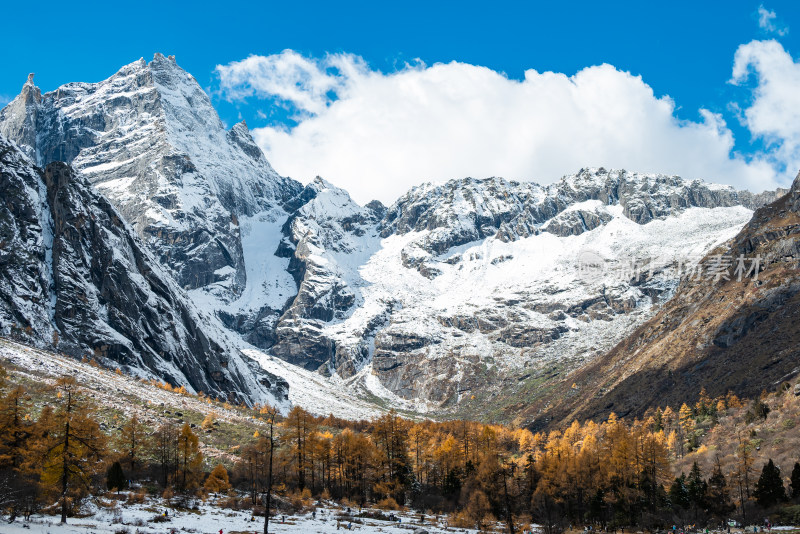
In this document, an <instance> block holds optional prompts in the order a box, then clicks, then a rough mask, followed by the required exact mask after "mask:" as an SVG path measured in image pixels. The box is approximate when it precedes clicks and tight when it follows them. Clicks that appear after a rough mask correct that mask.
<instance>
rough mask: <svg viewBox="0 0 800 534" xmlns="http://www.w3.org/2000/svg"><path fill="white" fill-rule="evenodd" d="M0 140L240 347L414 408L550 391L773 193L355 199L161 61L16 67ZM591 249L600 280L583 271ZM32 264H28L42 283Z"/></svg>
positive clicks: (506, 188)
mask: <svg viewBox="0 0 800 534" xmlns="http://www.w3.org/2000/svg"><path fill="white" fill-rule="evenodd" d="M0 133H3V134H4V135H6V136H8V137H9V138H11V139H12V140H13V141H14V142H16V143H17V144H18V145H19V146H20V147H22V148H23V150H25V151H26V153H27V154H28V156H29V157H31V158H34V159H35V161H36V162H37V163H38V164H39V165H40V166H41V165H46V164H47V163H49V162H51V161H55V160H63V161H66V162H67V163H70V164H71V165H73V166H74V167H75V169H76V171H77V172H78V173H79V175H80V176H81V177H82V178H84V179H86V180H88V181H90V182H91V183H92V184H94V186H95V187H96V189H97V191H98V192H99V193H101V194H102V195H105V196H106V197H107V198H108V199H109V201H110V202H111V203H112V204H113V205H114V207H115V208H116V209H117V210H118V211H119V213H120V214H121V216H122V217H123V218H124V219H125V221H126V222H127V223H128V224H130V225H131V227H132V228H134V229H135V231H136V232H137V233H138V234H139V235H140V236H141V238H142V239H143V241H144V242H146V243H147V245H148V246H149V248H150V249H151V251H152V252H153V254H154V255H155V257H156V258H157V259H158V261H159V262H160V263H161V265H162V266H163V269H164V271H165V272H168V273H170V275H171V276H172V277H174V279H175V281H176V284H177V285H178V286H180V287H181V288H184V289H185V290H187V291H188V295H189V298H190V299H191V300H192V301H193V306H194V307H195V308H196V309H198V310H200V311H199V312H198V313H200V314H206V315H208V316H209V317H210V318H211V319H213V321H212V322H214V323H215V324H217V325H224V329H225V330H226V332H225V336H235V338H236V342H235V343H234V345H237V344H238V346H239V347H240V348H241V347H245V348H244V350H245V351H248V350H249V349H248V348H247V347H248V346H249V347H251V348H252V349H253V350H255V348H256V347H257V348H258V349H260V350H262V351H266V352H268V353H269V354H270V355H271V356H273V357H276V358H279V359H282V360H285V361H286V362H289V363H290V364H294V365H297V366H300V367H302V368H303V369H304V370H303V372H304V373H305V372H307V371H312V372H315V373H317V375H318V376H319V377H320V379H321V380H325V381H327V382H328V383H329V384H331V385H333V386H335V387H337V388H342V389H345V390H348V391H349V392H351V393H353V394H354V395H359V396H361V397H362V398H364V399H371V400H373V401H375V402H376V403H378V404H380V405H384V406H386V405H390V406H396V407H401V408H404V409H407V410H416V411H422V412H431V411H433V412H441V411H461V412H465V411H466V412H468V411H469V410H471V409H473V408H474V409H475V410H479V409H481V408H483V412H484V413H485V406H486V401H487V400H491V401H493V402H494V405H496V406H498V407H501V406H507V405H513V404H514V403H518V402H524V401H525V399H526V398H528V397H530V395H531V394H532V391H533V390H536V391H537V392H539V393H540V392H541V391H544V390H546V389H547V387H548V383H549V382H548V380H549V377H552V376H554V375H555V374H558V373H563V372H565V371H567V370H570V369H575V368H580V367H581V366H582V365H584V364H585V363H586V362H588V361H590V360H592V359H593V358H595V357H596V356H597V355H599V354H602V353H604V352H605V351H607V350H608V349H610V348H611V347H613V346H614V345H615V344H616V343H617V342H619V341H620V340H621V339H622V338H623V337H624V336H625V335H626V334H628V333H630V332H631V331H632V330H633V329H635V328H636V327H637V326H639V325H641V324H642V323H643V322H645V321H646V320H648V319H649V318H650V317H652V316H653V314H654V313H655V312H656V311H657V310H658V308H659V306H660V305H661V304H662V303H663V302H664V301H665V300H666V299H668V298H669V297H670V295H671V294H672V292H673V291H674V289H675V287H676V286H677V283H678V276H677V274H675V273H674V272H673V269H670V268H669V267H671V266H673V265H674V263H675V261H676V258H678V256H680V255H685V254H693V255H695V256H701V255H702V254H704V253H705V252H706V251H707V250H709V249H710V248H711V247H713V246H715V245H717V244H719V243H722V242H724V241H725V240H727V239H730V238H731V237H733V236H734V235H736V233H737V232H738V231H739V230H740V229H741V228H742V226H743V225H744V224H745V223H746V222H747V221H748V220H749V219H750V217H751V215H752V210H753V209H755V208H757V207H758V206H760V205H762V204H764V203H766V202H768V201H771V200H773V199H774V198H775V196H776V193H765V194H762V195H753V194H751V193H748V192H740V191H735V190H734V189H733V188H731V187H727V186H716V185H710V184H705V183H703V182H700V181H687V180H683V179H681V178H679V177H675V176H663V175H652V174H640V173H632V172H626V171H623V170H618V171H609V170H606V169H602V168H600V169H583V170H581V171H580V172H579V173H577V174H575V175H570V176H565V177H564V178H562V179H561V180H560V181H559V182H556V183H555V184H552V185H549V186H546V187H543V186H539V185H536V184H533V183H517V182H510V181H506V180H503V179H501V178H489V179H483V180H476V179H472V178H467V179H462V180H453V181H450V182H447V183H445V184H426V185H422V186H419V187H415V188H413V189H412V190H410V191H409V192H408V193H406V194H405V195H403V196H402V197H401V198H400V199H398V200H397V202H395V203H394V204H393V205H392V206H390V207H388V208H386V207H384V206H383V205H381V204H380V203H378V202H372V203H370V204H368V205H366V206H360V205H358V204H356V203H355V202H354V201H353V200H352V199H351V198H350V196H349V195H348V193H347V192H346V191H344V190H342V189H339V188H337V187H335V186H334V185H332V184H330V183H327V182H325V181H324V180H322V179H320V178H318V179H316V180H314V181H313V182H311V183H310V184H308V185H306V186H303V185H301V184H300V183H298V182H296V181H294V180H291V179H289V178H284V177H281V176H279V175H278V174H277V173H276V172H275V171H274V170H273V169H272V167H271V166H270V165H269V163H268V162H267V161H266V159H265V157H264V155H263V154H262V152H261V151H260V149H258V147H257V146H256V145H255V143H254V142H253V139H252V137H251V136H250V134H249V132H248V130H247V127H246V125H245V124H244V123H240V124H237V125H236V126H234V127H233V128H232V129H230V130H227V131H226V130H225V128H224V126H223V125H222V123H221V121H220V120H219V117H218V116H217V114H216V111H215V110H214V108H213V106H212V105H211V102H210V100H209V99H208V97H207V96H206V94H205V93H204V92H203V90H202V89H201V88H200V86H199V85H198V84H197V82H196V81H195V80H194V78H192V77H191V75H189V74H188V73H186V72H185V71H183V70H182V69H181V68H180V67H178V65H177V64H176V63H175V60H174V58H172V57H169V58H165V57H164V56H162V55H160V54H157V55H156V56H155V57H154V59H153V60H152V61H151V62H150V63H146V62H145V61H143V60H140V61H138V62H135V63H132V64H130V65H127V66H125V67H123V68H122V69H121V70H120V71H119V72H118V73H116V74H115V75H114V76H112V77H111V78H109V79H108V80H105V81H102V82H99V83H93V84H85V83H73V84H67V85H65V86H62V87H61V88H59V89H57V90H55V91H52V92H48V93H45V94H41V92H40V91H39V90H38V88H36V87H35V85H34V84H33V80H32V78H29V79H28V82H27V83H26V84H25V85H24V87H23V90H22V93H21V94H20V95H19V96H18V97H17V98H16V99H15V100H14V101H13V102H11V103H10V104H9V105H8V106H7V107H6V108H4V109H3V110H2V111H0ZM25 216H30V214H27V215H24V214H17V215H15V217H17V218H18V219H19V218H20V217H23V218H24V217H25ZM112 248H113V246H112ZM35 252H36V254H39V256H41V255H42V254H45V255H46V254H47V252H46V250H45V251H35ZM26 253H28V252H26ZM587 255H588V257H590V258H593V261H594V263H595V264H596V265H594V266H595V267H597V266H599V267H600V268H601V272H600V273H599V274H597V273H595V276H590V277H587V276H586V272H585V271H584V269H583V268H584V267H586V265H585V262H584V261H583V260H584V259H585V258H586V257H587ZM39 256H36V258H39ZM42 257H44V256H42ZM654 259H658V260H659V261H652V260H654ZM31 262H33V258H32V259H31ZM34 263H35V262H34ZM39 263H41V264H42V266H40V268H39V270H38V271H36V269H35V268H34V271H32V272H31V273H29V276H30V277H33V278H37V277H38V278H40V279H43V280H46V278H47V276H48V274H47V272H46V269H47V261H46V260H43V259H41V258H39ZM32 268H33V267H32ZM639 269H642V271H643V272H641V273H638V272H637V270H639ZM39 298H44V297H39ZM33 315H36V314H33ZM31 320H33V319H31ZM255 358H256V359H259V358H260V357H258V356H255ZM260 361H261V362H262V364H264V365H267V364H268V361H272V360H267V359H260ZM269 365H272V364H269ZM278 367H280V366H273V367H271V369H273V370H276V369H277V368H278ZM284 369H285V368H284ZM287 373H288V374H292V372H287ZM293 376H294V375H293ZM297 376H300V375H299V374H297ZM302 376H304V377H305V376H306V375H302ZM306 378H307V377H306ZM306 378H304V379H303V381H302V382H303V383H311V382H313V380H310V379H309V380H306ZM301 387H304V386H301ZM303 398H308V397H307V396H306V397H303Z"/></svg>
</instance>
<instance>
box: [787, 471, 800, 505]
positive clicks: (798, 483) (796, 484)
mask: <svg viewBox="0 0 800 534" xmlns="http://www.w3.org/2000/svg"><path fill="white" fill-rule="evenodd" d="M791 480H792V482H791V484H790V485H789V487H790V488H791V490H792V499H794V500H796V501H797V500H800V462H795V463H794V468H793V469H792V478H791Z"/></svg>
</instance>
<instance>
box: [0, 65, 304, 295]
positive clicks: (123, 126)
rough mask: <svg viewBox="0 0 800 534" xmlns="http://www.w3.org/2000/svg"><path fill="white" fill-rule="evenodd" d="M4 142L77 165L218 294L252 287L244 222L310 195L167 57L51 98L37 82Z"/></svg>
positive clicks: (157, 247)
mask: <svg viewBox="0 0 800 534" xmlns="http://www.w3.org/2000/svg"><path fill="white" fill-rule="evenodd" d="M0 132H2V133H3V134H4V135H6V136H7V137H9V138H10V139H12V140H13V141H15V142H16V143H17V144H18V145H20V146H22V147H25V148H24V150H26V151H27V153H28V155H29V156H31V157H33V158H34V161H36V163H37V164H39V165H40V166H44V165H46V164H48V163H50V162H52V161H63V162H66V163H69V164H72V165H73V166H74V167H75V169H76V170H77V171H78V172H79V173H81V174H83V175H84V176H86V177H87V178H88V179H89V181H90V182H91V183H92V184H94V185H95V186H96V187H97V188H98V190H99V191H100V192H102V193H103V194H104V195H105V196H107V197H108V198H109V200H111V202H112V203H113V204H114V206H115V207H116V208H117V209H118V210H119V211H120V212H121V213H122V215H123V216H124V217H125V219H126V220H127V221H128V222H129V223H130V224H131V225H132V226H133V227H134V228H135V229H136V231H137V232H138V233H139V235H140V236H141V237H142V238H143V239H144V240H145V241H146V242H147V243H148V244H149V245H150V247H151V248H152V249H153V251H154V252H156V254H157V256H158V258H159V259H160V260H161V263H162V264H163V265H165V266H167V267H169V268H170V269H171V270H172V271H173V272H174V273H175V276H176V279H177V280H178V281H179V283H180V284H181V285H182V286H183V287H185V288H188V289H193V288H198V287H204V286H209V285H211V284H215V286H214V287H215V290H217V291H220V292H222V293H224V296H225V297H226V298H234V297H236V296H238V295H239V294H240V293H241V291H242V289H243V287H244V285H245V283H246V280H245V278H246V272H245V266H244V262H243V258H242V249H241V240H240V236H239V227H238V219H239V218H240V217H242V216H248V215H252V214H254V213H256V212H259V211H263V210H266V209H270V208H273V207H275V206H279V205H280V204H281V203H283V202H285V201H286V200H288V199H289V198H291V197H293V196H295V195H296V193H297V191H298V190H299V185H298V184H296V182H293V181H291V180H288V179H284V178H281V177H280V176H278V175H277V173H275V171H274V170H273V169H272V167H271V166H270V165H269V163H268V162H267V161H266V159H265V158H264V155H263V153H262V152H261V150H259V149H258V147H257V146H256V145H255V143H254V142H253V140H252V138H251V136H250V134H249V132H248V131H247V126H246V125H245V124H244V123H241V124H238V125H236V126H235V127H234V128H232V129H231V130H230V131H226V130H225V128H224V127H223V125H222V122H221V121H220V120H219V117H218V116H217V114H216V111H215V110H214V108H213V106H212V105H211V102H210V101H209V99H208V96H207V95H206V94H205V92H203V90H202V89H201V88H200V86H199V85H198V84H197V82H196V81H195V79H194V78H193V77H192V76H191V75H190V74H188V73H186V72H185V71H184V70H182V69H181V68H180V67H178V65H177V64H176V63H175V60H174V58H172V57H170V58H166V57H164V56H162V55H161V54H156V56H155V57H154V58H153V61H151V62H150V63H145V61H144V60H139V61H137V62H134V63H131V64H130V65H127V66H125V67H123V68H122V69H120V71H119V72H117V73H116V74H115V75H114V76H112V77H111V78H109V79H107V80H104V81H102V82H99V83H71V84H67V85H64V86H62V87H60V88H58V89H57V90H56V91H52V92H49V93H45V94H44V95H41V94H40V91H39V90H38V88H36V87H35V86H34V85H33V80H32V78H29V79H28V82H27V83H26V84H25V86H24V87H23V90H22V93H21V94H20V95H19V96H18V97H17V98H16V99H15V100H14V101H13V102H11V103H10V104H9V105H8V106H7V107H6V108H4V109H3V110H2V111H0Z"/></svg>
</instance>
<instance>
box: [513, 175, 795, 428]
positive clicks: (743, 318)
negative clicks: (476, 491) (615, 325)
mask: <svg viewBox="0 0 800 534" xmlns="http://www.w3.org/2000/svg"><path fill="white" fill-rule="evenodd" d="M798 236H800V175H798V178H796V179H795V181H794V184H793V185H792V188H791V190H790V191H789V192H788V194H786V195H784V196H782V197H781V198H779V199H778V200H776V201H774V202H772V203H770V204H768V205H766V206H763V207H761V208H759V209H757V210H756V211H755V213H754V214H753V217H752V219H751V220H750V221H749V222H748V223H747V224H746V225H745V226H744V227H743V228H742V230H741V231H740V232H739V233H738V234H737V235H736V236H735V237H734V238H733V239H732V240H730V241H728V242H726V243H724V244H722V245H721V246H719V247H716V248H714V249H713V250H711V251H710V252H709V254H708V255H706V256H705V257H704V258H703V260H702V262H701V265H702V267H703V269H701V270H700V271H698V272H696V273H694V274H693V275H692V276H687V277H684V278H683V280H682V281H681V283H680V286H679V287H678V288H677V290H676V293H675V296H674V297H673V298H672V299H671V300H670V301H669V302H667V303H666V304H665V305H664V306H663V307H662V308H661V310H659V312H658V314H656V315H655V317H653V318H652V319H651V320H649V321H647V322H646V323H644V324H643V325H641V326H640V327H639V328H637V329H636V330H635V331H634V332H633V333H632V334H631V335H630V336H628V337H626V338H625V339H623V341H622V342H621V343H620V344H619V345H618V346H616V347H615V348H614V349H613V350H611V351H610V352H609V353H608V354H605V355H603V357H602V358H599V359H597V360H596V361H594V362H592V363H591V364H590V365H588V366H587V367H586V368H584V369H581V370H579V371H576V372H575V373H573V374H572V375H571V376H568V377H566V380H569V381H571V382H574V383H575V384H577V386H578V390H577V391H575V395H573V396H572V397H570V398H562V399H559V401H558V402H554V403H550V405H549V406H548V407H547V408H544V407H543V403H537V406H535V407H533V408H532V410H531V411H530V412H529V416H530V417H531V418H533V419H538V420H539V421H542V422H546V421H547V420H549V419H554V420H560V419H561V418H563V417H570V418H571V417H577V418H584V417H596V416H603V415H607V414H608V412H610V411H615V412H617V413H618V414H622V415H627V414H635V415H639V414H641V413H643V412H644V411H645V410H646V409H647V408H648V407H650V406H656V405H662V406H663V405H665V404H670V405H673V406H674V405H676V403H678V404H680V403H681V402H684V401H686V400H687V399H689V400H691V399H693V398H696V397H697V395H698V394H699V392H700V390H701V388H703V387H705V388H706V390H707V391H708V393H709V394H710V395H712V396H714V395H720V394H725V393H726V392H727V391H728V390H732V391H734V392H736V393H737V394H739V395H747V396H756V395H758V394H759V393H760V392H761V390H763V389H764V388H769V387H777V386H778V385H779V384H780V383H781V382H782V381H785V380H790V379H792V378H794V377H795V376H796V375H797V374H798V372H800V367H798V356H800V351H799V350H798V348H797V347H798V345H797V341H798V339H800V327H798V324H800V323H798V320H800V240H799V239H798ZM740 264H741V265H740ZM712 269H713V270H712ZM738 269H741V270H740V271H737V270H738ZM612 370H614V371H612ZM600 377H602V378H600Z"/></svg>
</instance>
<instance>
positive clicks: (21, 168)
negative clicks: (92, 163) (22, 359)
mask: <svg viewBox="0 0 800 534" xmlns="http://www.w3.org/2000/svg"><path fill="white" fill-rule="evenodd" d="M0 186H1V187H2V192H3V198H4V202H3V203H2V204H0V242H2V247H1V252H0V332H1V333H2V334H3V335H14V336H15V337H17V338H21V339H24V340H26V341H28V342H31V343H33V344H36V345H39V346H47V347H51V348H56V349H57V350H59V351H62V352H65V353H68V354H72V355H74V356H76V357H89V358H93V359H96V360H98V361H101V362H103V363H105V364H107V365H109V366H112V367H113V366H117V367H120V368H121V369H124V370H126V371H128V372H130V373H133V374H137V375H140V376H144V377H157V378H159V379H163V380H167V381H168V382H170V383H171V384H174V385H184V386H185V387H186V388H187V389H189V390H190V391H204V392H206V393H208V394H211V395H214V396H218V397H221V398H227V399H231V400H249V401H252V402H256V401H257V402H271V403H278V404H281V403H283V401H284V399H285V396H286V384H285V382H283V381H282V380H281V379H279V378H277V377H275V376H273V375H270V374H269V373H266V372H264V371H263V370H262V369H260V368H258V366H256V365H254V362H252V360H251V359H250V358H247V357H244V356H243V355H242V354H241V353H240V352H239V351H238V349H237V348H236V345H235V343H232V342H231V341H230V339H229V337H228V335H227V333H226V332H225V331H224V330H223V329H222V328H221V327H220V326H218V324H217V322H216V320H215V319H214V318H212V317H208V316H206V315H205V314H203V313H201V312H199V311H198V310H197V309H196V307H195V306H194V304H193V303H192V302H191V301H190V300H189V298H188V296H187V295H186V294H185V293H184V292H183V291H182V290H181V289H180V288H179V287H178V286H177V284H176V283H175V282H174V280H173V279H172V277H171V275H170V274H169V273H168V272H167V271H166V270H165V269H164V268H162V267H161V266H160V265H159V264H158V262H157V261H156V260H155V258H153V256H152V254H151V252H150V251H149V250H148V249H147V248H146V246H145V245H144V244H143V243H141V241H140V240H139V238H138V236H137V235H136V234H135V233H134V232H133V230H132V229H131V227H130V226H129V225H128V224H127V223H126V222H124V221H123V219H122V217H121V215H120V214H119V212H117V211H116V210H115V209H114V208H113V207H112V206H111V204H110V203H109V202H108V200H107V199H106V198H105V197H103V196H102V195H99V194H98V193H97V192H96V191H94V190H93V189H92V187H91V186H90V185H89V184H88V182H87V181H86V179H85V178H84V177H83V176H81V175H79V174H76V173H75V171H74V170H73V169H71V168H70V167H69V166H67V165H66V164H64V163H61V162H54V163H50V164H49V165H47V167H46V169H45V170H41V169H40V168H38V167H35V166H34V165H33V163H32V162H31V161H30V160H29V159H28V158H27V157H26V156H25V155H23V154H22V152H21V151H19V150H18V149H17V147H16V146H15V145H14V144H12V143H10V142H9V141H8V140H7V139H6V138H5V137H4V136H2V135H0Z"/></svg>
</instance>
